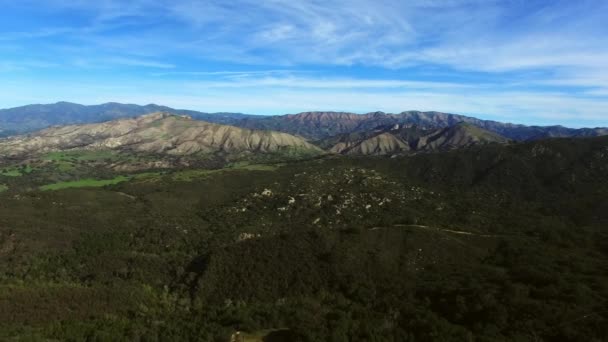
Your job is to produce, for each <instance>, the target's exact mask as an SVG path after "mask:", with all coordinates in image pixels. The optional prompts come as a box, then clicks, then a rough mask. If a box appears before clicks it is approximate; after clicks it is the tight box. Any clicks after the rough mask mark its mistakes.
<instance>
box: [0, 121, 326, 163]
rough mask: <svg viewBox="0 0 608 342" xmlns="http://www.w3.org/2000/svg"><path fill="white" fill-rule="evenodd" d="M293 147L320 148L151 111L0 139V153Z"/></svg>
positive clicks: (293, 138) (174, 151) (171, 152)
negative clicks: (137, 115)
mask: <svg viewBox="0 0 608 342" xmlns="http://www.w3.org/2000/svg"><path fill="white" fill-rule="evenodd" d="M282 148H298V149H305V150H310V151H317V152H320V149H319V148H317V147H315V146H313V145H311V144H309V143H308V142H306V141H305V140H304V139H302V138H299V137H296V136H293V135H290V134H286V133H279V132H271V131H259V130H251V129H244V128H238V127H232V126H225V125H218V124H212V123H208V122H203V121H197V120H192V119H191V118H189V117H187V116H177V115H171V114H167V113H154V114H149V115H144V116H141V117H138V118H135V119H122V120H114V121H108V122H104V123H99V124H89V125H74V126H64V127H54V128H48V129H45V130H42V131H39V132H37V133H33V134H30V135H26V136H17V137H13V138H10V139H4V140H0V156H5V157H6V156H8V157H18V156H22V155H30V154H39V153H46V152H53V151H63V150H70V149H87V150H104V149H112V150H129V151H134V152H146V153H159V154H168V155H176V156H181V155H191V154H194V153H199V152H200V153H210V152H217V151H224V152H243V151H251V152H261V153H266V152H274V151H278V150H279V149H282Z"/></svg>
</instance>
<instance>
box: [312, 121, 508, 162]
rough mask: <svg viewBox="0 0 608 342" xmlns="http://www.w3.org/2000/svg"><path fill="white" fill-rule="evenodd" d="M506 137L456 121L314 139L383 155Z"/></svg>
mask: <svg viewBox="0 0 608 342" xmlns="http://www.w3.org/2000/svg"><path fill="white" fill-rule="evenodd" d="M508 142H509V140H508V139H506V138H504V137H502V136H500V135H498V134H496V133H492V132H490V131H486V130H484V129H482V128H479V127H476V126H473V125H471V124H468V123H457V124H454V125H452V126H448V127H446V128H441V129H422V128H419V127H417V126H408V127H402V126H401V125H399V124H396V125H394V126H389V127H379V128H377V129H375V130H373V131H366V132H358V133H350V134H342V135H338V136H335V137H331V138H328V139H324V140H322V141H320V142H318V144H319V146H325V147H327V148H329V150H330V151H331V152H334V153H340V154H359V155H387V154H389V155H390V154H399V153H415V152H431V151H446V150H450V149H457V148H466V147H471V146H475V145H484V144H490V143H498V144H505V143H508Z"/></svg>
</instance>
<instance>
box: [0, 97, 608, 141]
mask: <svg viewBox="0 0 608 342" xmlns="http://www.w3.org/2000/svg"><path fill="white" fill-rule="evenodd" d="M154 112H165V113H171V114H178V115H188V116H191V117H192V118H194V119H197V120H203V121H207V122H212V123H218V124H222V125H231V126H237V127H242V128H249V129H257V130H271V131H278V132H284V133H289V134H293V135H299V136H302V137H304V138H306V139H309V140H317V141H319V140H323V139H327V138H329V137H332V136H336V135H340V134H350V133H356V132H366V131H373V130H374V129H376V128H377V127H381V126H392V125H396V124H398V125H406V126H412V125H416V126H417V127H420V128H422V129H441V128H447V127H451V126H454V125H456V124H458V123H460V122H465V123H469V124H472V125H475V126H477V127H480V128H482V129H485V130H487V131H490V132H494V133H497V134H499V135H501V136H503V137H505V138H508V139H512V140H515V141H529V140H538V139H544V138H552V137H591V136H600V135H608V128H580V129H575V128H567V127H563V126H526V125H520V124H512V123H502V122H498V121H491V120H481V119H477V118H474V117H469V116H464V115H459V114H450V113H442V112H420V111H405V112H401V113H399V114H389V113H384V112H371V113H366V114H355V113H348V112H303V113H299V114H287V115H276V116H270V115H251V114H242V113H204V112H197V111H192V110H183V109H174V108H170V107H166V106H159V105H155V104H149V105H145V106H139V105H134V104H121V103H114V102H110V103H105V104H101V105H93V106H84V105H79V104H75V103H69V102H58V103H55V104H47V105H29V106H23V107H16V108H10V109H3V110H0V136H8V135H14V134H21V133H27V132H32V131H36V130H39V129H43V128H46V127H50V126H57V125H70V124H86V123H98V122H104V121H108V120H115V119H120V118H131V117H136V116H140V115H144V114H150V113H154Z"/></svg>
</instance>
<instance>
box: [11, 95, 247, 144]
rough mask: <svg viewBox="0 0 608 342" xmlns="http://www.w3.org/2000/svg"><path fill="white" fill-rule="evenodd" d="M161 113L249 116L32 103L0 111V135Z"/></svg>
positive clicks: (229, 116) (229, 118) (227, 117)
mask: <svg viewBox="0 0 608 342" xmlns="http://www.w3.org/2000/svg"><path fill="white" fill-rule="evenodd" d="M156 112H164V113H170V114H178V115H188V116H191V117H192V118H194V119H198V120H204V121H211V122H215V123H219V124H230V123H232V122H234V121H236V120H239V119H243V118H246V117H249V116H250V115H247V114H241V113H223V112H222V113H213V114H211V113H203V112H197V111H192V110H184V109H174V108H170V107H166V106H159V105H156V104H148V105H145V106H140V105H135V104H122V103H116V102H109V103H104V104H100V105H92V106H85V105H81V104H77V103H71V102H57V103H54V104H33V105H27V106H22V107H15V108H9V109H1V110H0V136H8V135H15V134H22V133H27V132H33V131H37V130H40V129H44V128H47V127H51V126H65V125H76V124H88V123H99V122H104V121H110V120H115V119H124V118H131V117H136V116H141V115H145V114H150V113H156Z"/></svg>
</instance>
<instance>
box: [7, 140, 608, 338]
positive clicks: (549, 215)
mask: <svg viewBox="0 0 608 342" xmlns="http://www.w3.org/2000/svg"><path fill="white" fill-rule="evenodd" d="M26 171H28V172H26ZM11 172H13V173H15V172H21V173H22V174H23V175H22V176H21V177H22V178H21V179H19V180H16V179H15V178H10V177H9V176H7V175H8V174H9V173H11ZM37 172H42V171H36V170H34V171H31V170H26V169H25V168H22V169H20V170H17V171H13V170H7V171H6V172H5V173H4V174H0V184H8V185H9V186H12V184H15V186H14V187H13V188H10V187H9V188H7V189H6V190H5V191H4V192H2V190H0V339H2V340H6V339H11V338H15V339H16V340H68V341H82V340H90V341H120V340H125V341H133V340H135V341H137V340H139V341H167V340H175V341H188V340H191V341H230V340H231V337H233V338H235V339H236V338H237V334H236V332H237V331H239V332H240V333H239V334H238V336H246V337H247V338H250V340H256V338H257V340H262V339H263V340H265V341H501V340H503V341H507V340H508V341H604V340H606V339H608V310H607V309H606V308H607V307H608V230H607V228H606V227H608V195H607V194H608V138H606V137H603V138H590V139H556V140H545V141H538V142H534V143H529V144H516V145H509V146H501V145H490V146H485V147H478V148H471V149H465V150H460V151H454V152H447V153H435V154H424V155H416V156H412V157H400V158H384V157H356V158H347V157H331V158H320V159H313V160H308V161H302V162H293V163H289V164H280V165H279V164H275V165H263V166H249V167H246V168H231V169H226V170H221V171H213V172H209V171H205V170H177V171H174V172H169V173H154V174H152V173H150V174H146V175H145V176H141V177H133V178H131V180H130V181H128V182H122V183H118V184H114V185H108V186H106V187H102V188H72V189H64V190H56V191H55V190H50V191H41V190H37V189H36V188H35V187H33V186H31V187H29V188H28V185H27V182H28V181H30V180H31V182H32V184H34V183H35V182H36V181H37V180H38V179H42V178H44V177H46V175H41V174H37ZM45 172H46V171H45ZM9 178H10V179H9ZM36 184H37V183H36Z"/></svg>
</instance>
